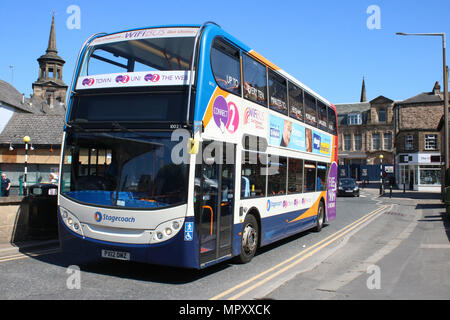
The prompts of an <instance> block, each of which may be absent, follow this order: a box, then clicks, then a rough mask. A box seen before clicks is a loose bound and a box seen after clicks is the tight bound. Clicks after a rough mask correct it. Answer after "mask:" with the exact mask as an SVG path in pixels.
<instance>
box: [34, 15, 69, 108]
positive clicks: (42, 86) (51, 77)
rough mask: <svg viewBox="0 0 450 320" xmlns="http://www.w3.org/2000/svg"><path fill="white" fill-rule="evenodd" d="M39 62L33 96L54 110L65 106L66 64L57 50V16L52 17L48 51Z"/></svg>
mask: <svg viewBox="0 0 450 320" xmlns="http://www.w3.org/2000/svg"><path fill="white" fill-rule="evenodd" d="M37 61H38V62H39V78H38V79H37V81H35V82H33V85H32V87H33V96H36V97H39V98H41V99H43V100H45V101H46V102H47V104H48V105H49V106H50V108H52V107H53V106H54V105H55V104H58V105H59V104H60V103H62V104H64V103H65V100H66V92H67V88H68V87H67V85H66V84H65V83H64V81H63V66H64V64H65V63H66V62H65V61H64V60H63V59H62V58H61V57H60V56H58V51H57V50H56V37H55V14H53V17H52V25H51V28H50V36H49V39H48V46H47V51H46V53H45V54H44V55H42V56H41V57H39V59H37Z"/></svg>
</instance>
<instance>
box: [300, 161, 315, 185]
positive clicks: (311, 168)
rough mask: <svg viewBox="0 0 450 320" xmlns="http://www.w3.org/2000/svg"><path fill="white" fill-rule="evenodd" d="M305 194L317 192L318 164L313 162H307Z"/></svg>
mask: <svg viewBox="0 0 450 320" xmlns="http://www.w3.org/2000/svg"><path fill="white" fill-rule="evenodd" d="M303 181H304V186H303V190H304V192H314V191H316V163H315V162H313V161H305V179H304V180H303Z"/></svg>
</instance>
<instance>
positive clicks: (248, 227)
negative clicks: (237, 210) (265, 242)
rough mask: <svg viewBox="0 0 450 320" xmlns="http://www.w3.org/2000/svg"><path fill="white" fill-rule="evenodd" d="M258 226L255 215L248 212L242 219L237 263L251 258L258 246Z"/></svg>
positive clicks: (248, 260)
mask: <svg viewBox="0 0 450 320" xmlns="http://www.w3.org/2000/svg"><path fill="white" fill-rule="evenodd" d="M258 230H259V227H258V221H257V220H256V218H255V216H254V215H252V214H248V215H247V216H246V217H245V220H244V226H243V228H242V237H241V254H240V255H239V256H237V261H238V262H239V263H247V262H250V260H252V258H253V257H254V255H255V253H256V249H257V248H258V241H259V231H258Z"/></svg>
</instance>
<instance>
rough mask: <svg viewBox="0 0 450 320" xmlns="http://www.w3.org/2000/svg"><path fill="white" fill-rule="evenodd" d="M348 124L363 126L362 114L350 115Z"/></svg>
mask: <svg viewBox="0 0 450 320" xmlns="http://www.w3.org/2000/svg"><path fill="white" fill-rule="evenodd" d="M347 124H348V125H355V124H362V119H361V114H360V113H349V114H348V116H347Z"/></svg>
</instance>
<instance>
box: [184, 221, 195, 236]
mask: <svg viewBox="0 0 450 320" xmlns="http://www.w3.org/2000/svg"><path fill="white" fill-rule="evenodd" d="M193 238H194V223H193V222H186V224H185V225H184V241H192V240H193Z"/></svg>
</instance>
